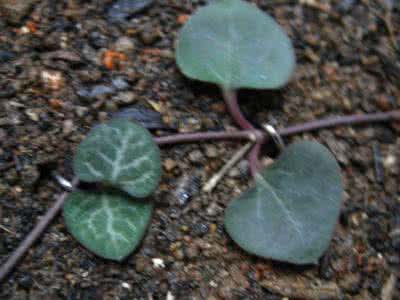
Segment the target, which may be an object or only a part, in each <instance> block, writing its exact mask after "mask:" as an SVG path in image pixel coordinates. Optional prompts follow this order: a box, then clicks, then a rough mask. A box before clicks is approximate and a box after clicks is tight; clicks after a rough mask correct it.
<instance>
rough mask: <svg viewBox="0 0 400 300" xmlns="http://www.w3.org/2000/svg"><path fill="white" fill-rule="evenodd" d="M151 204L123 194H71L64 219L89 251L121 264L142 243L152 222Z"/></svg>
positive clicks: (66, 203) (73, 233) (78, 192)
mask: <svg viewBox="0 0 400 300" xmlns="http://www.w3.org/2000/svg"><path fill="white" fill-rule="evenodd" d="M152 209H153V206H152V203H151V202H147V201H146V202H141V201H138V200H135V199H131V198H130V197H129V196H128V195H126V194H122V193H115V192H114V193H112V192H108V193H107V192H103V193H93V192H83V191H77V192H73V193H71V194H70V195H69V196H68V198H67V199H66V202H65V204H64V219H65V223H66V225H67V228H68V230H69V231H70V232H71V234H72V235H73V236H74V237H75V238H76V239H77V240H78V241H79V242H80V243H81V244H82V245H83V246H85V247H86V248H87V249H89V250H90V251H92V252H93V253H95V254H96V255H98V256H101V257H103V258H106V259H111V260H117V261H121V260H123V259H124V258H125V257H127V256H128V255H129V254H130V253H131V252H132V251H134V250H135V248H136V247H137V246H138V245H139V243H140V241H141V240H142V238H143V236H144V234H145V232H146V229H147V226H148V224H149V222H150V220H151V213H152Z"/></svg>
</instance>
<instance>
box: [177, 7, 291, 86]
mask: <svg viewBox="0 0 400 300" xmlns="http://www.w3.org/2000/svg"><path fill="white" fill-rule="evenodd" d="M176 59H177V63H178V66H179V68H180V69H181V71H182V72H183V73H184V74H185V75H186V76H188V77H190V78H193V79H198V80H202V81H207V82H212V83H215V84H218V85H221V86H223V87H225V88H258V89H268V88H278V87H280V86H282V85H284V84H285V83H286V82H287V81H288V80H289V77H290V75H291V73H292V71H293V69H294V65H295V58H294V51H293V47H292V44H291V41H290V40H289V38H288V37H287V35H286V34H285V32H284V31H283V30H282V28H281V27H280V26H279V25H278V24H277V23H276V22H275V21H274V20H273V19H272V18H271V17H270V16H269V15H267V14H265V13H264V12H262V11H261V10H259V9H258V8H257V7H255V6H254V5H252V4H249V3H247V2H244V1H241V0H220V1H217V2H215V3H212V4H210V5H208V6H206V7H204V8H201V9H200V10H199V11H198V12H197V13H196V14H195V15H194V16H193V17H191V18H190V20H189V21H188V22H187V23H186V24H185V26H184V27H183V28H182V30H181V32H180V34H179V37H178V45H177V50H176Z"/></svg>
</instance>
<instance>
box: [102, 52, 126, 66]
mask: <svg viewBox="0 0 400 300" xmlns="http://www.w3.org/2000/svg"><path fill="white" fill-rule="evenodd" d="M123 61H126V55H125V54H123V53H121V52H117V51H113V50H107V51H106V52H105V53H104V56H103V64H104V66H105V67H106V68H107V69H110V70H114V69H115V68H116V66H120V64H121V62H123Z"/></svg>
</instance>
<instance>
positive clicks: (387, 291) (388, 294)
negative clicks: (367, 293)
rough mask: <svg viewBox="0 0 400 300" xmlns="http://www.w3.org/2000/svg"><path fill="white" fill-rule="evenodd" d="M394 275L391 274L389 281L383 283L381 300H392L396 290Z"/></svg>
mask: <svg viewBox="0 0 400 300" xmlns="http://www.w3.org/2000/svg"><path fill="white" fill-rule="evenodd" d="M396 281H397V278H396V275H395V274H391V275H390V277H389V279H388V280H387V281H386V282H385V284H384V285H383V288H382V293H381V298H382V300H392V299H393V294H394V291H395V289H396Z"/></svg>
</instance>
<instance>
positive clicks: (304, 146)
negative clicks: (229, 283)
mask: <svg viewBox="0 0 400 300" xmlns="http://www.w3.org/2000/svg"><path fill="white" fill-rule="evenodd" d="M342 193H343V187H342V182H341V175H340V168H339V166H338V164H337V162H336V160H335V158H334V157H333V155H332V154H331V153H330V152H329V150H327V149H326V148H325V147H324V146H322V145H321V144H318V143H316V142H308V141H303V142H298V143H295V144H292V145H291V146H289V147H288V148H286V149H285V150H284V152H283V153H282V155H281V156H280V157H279V159H278V160H277V161H276V162H275V163H274V164H272V165H271V166H270V167H268V168H266V169H265V170H264V171H263V172H262V173H261V174H258V175H257V177H256V185H255V186H254V187H252V188H250V189H249V190H247V191H246V192H244V193H243V194H242V195H241V196H240V197H239V198H237V199H235V200H233V201H232V202H231V204H230V205H229V207H228V209H227V211H226V214H225V227H226V229H227V231H228V233H229V235H230V236H231V237H232V239H233V240H234V241H235V242H236V243H238V244H239V246H240V247H242V248H243V249H245V250H246V251H248V252H250V253H253V254H256V255H258V256H261V257H265V258H271V259H275V260H280V261H285V262H290V263H294V264H308V263H316V262H317V261H318V258H319V257H320V256H321V255H322V254H323V252H324V251H325V250H326V248H327V247H328V246H329V242H330V239H331V236H332V233H333V230H334V227H335V224H336V221H337V218H338V215H339V211H340V202H341V197H342Z"/></svg>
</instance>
